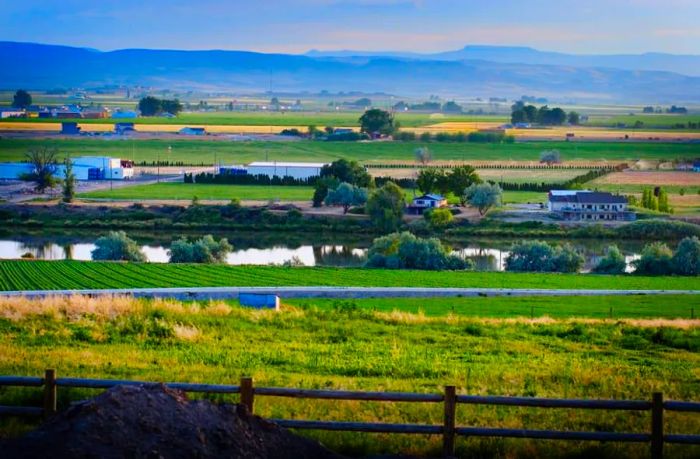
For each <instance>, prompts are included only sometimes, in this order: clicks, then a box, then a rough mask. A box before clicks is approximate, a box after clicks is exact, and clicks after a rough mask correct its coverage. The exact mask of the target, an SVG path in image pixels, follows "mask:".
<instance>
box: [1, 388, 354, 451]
mask: <svg viewBox="0 0 700 459" xmlns="http://www.w3.org/2000/svg"><path fill="white" fill-rule="evenodd" d="M0 451H2V456H3V457H5V458H34V457H42V458H45V457H52V458H115V459H116V458H157V459H160V458H163V459H169V458H214V457H217V458H219V457H226V458H280V459H286V458H289V459H291V458H328V459H331V458H334V459H335V458H340V457H341V456H338V455H336V454H335V453H333V452H331V451H329V450H327V449H326V448H324V447H323V446H321V445H320V444H319V443H317V442H314V441H312V440H309V439H306V438H303V437H299V436H297V435H294V434H293V433H291V432H289V431H288V430H286V429H283V428H281V427H279V426H278V425H276V424H274V423H272V422H269V421H266V420H264V419H262V418H260V417H258V416H254V415H251V414H249V413H248V411H247V410H246V408H245V407H244V406H242V405H216V404H213V403H211V402H208V401H201V400H199V401H190V400H188V399H187V397H186V396H185V394H184V393H182V392H180V391H175V390H171V389H168V388H166V387H165V386H162V385H145V386H121V387H115V388H113V389H110V390H108V391H107V392H105V393H103V394H101V395H99V396H98V397H96V398H94V399H92V400H88V401H85V402H80V403H77V404H75V405H73V406H71V407H70V408H69V409H67V410H66V411H64V412H62V413H59V414H58V415H57V416H55V417H54V418H52V419H50V420H48V421H47V422H46V423H44V424H43V425H42V426H41V427H39V428H38V429H37V430H35V431H33V432H30V433H29V434H27V435H25V436H24V437H21V438H19V439H16V440H12V441H10V442H8V443H7V444H5V445H0Z"/></svg>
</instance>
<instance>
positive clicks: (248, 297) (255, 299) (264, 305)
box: [238, 292, 280, 311]
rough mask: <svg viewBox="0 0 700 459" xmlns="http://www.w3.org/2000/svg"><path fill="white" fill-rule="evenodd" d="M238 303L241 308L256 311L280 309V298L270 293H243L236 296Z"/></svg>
mask: <svg viewBox="0 0 700 459" xmlns="http://www.w3.org/2000/svg"><path fill="white" fill-rule="evenodd" d="M238 301H239V302H240V303H241V306H248V307H251V308H256V309H274V310H276V311H277V310H279V308H280V297H279V296H277V295H274V294H271V293H244V292H241V293H239V294H238Z"/></svg>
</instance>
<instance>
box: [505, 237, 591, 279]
mask: <svg viewBox="0 0 700 459" xmlns="http://www.w3.org/2000/svg"><path fill="white" fill-rule="evenodd" d="M584 261H585V260H584V258H583V257H582V256H581V255H580V254H579V253H578V252H576V251H575V250H574V249H573V248H572V247H571V246H570V245H568V244H566V245H564V246H562V247H553V246H551V245H549V244H547V243H546V242H542V241H524V242H521V243H519V244H515V245H513V247H512V249H511V253H510V255H508V257H507V258H506V271H522V272H563V273H574V272H578V271H579V270H580V269H581V267H582V266H583V262H584Z"/></svg>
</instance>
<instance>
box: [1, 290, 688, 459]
mask: <svg viewBox="0 0 700 459" xmlns="http://www.w3.org/2000/svg"><path fill="white" fill-rule="evenodd" d="M509 300H512V299H509ZM509 300H501V299H499V302H501V305H502V304H503V303H502V302H503V301H509ZM610 300H611V299H610V298H605V297H602V298H595V299H586V303H588V304H589V306H590V305H592V303H594V302H597V303H598V304H599V306H600V308H601V309H605V307H606V306H607V305H608V302H609V301H610ZM636 300H638V299H637V298H635V299H634V300H633V301H636ZM668 300H670V301H669V304H672V303H674V302H677V301H678V300H680V299H672V298H669V299H668ZM402 301H403V300H396V303H395V307H394V308H392V307H391V306H390V305H388V304H385V305H383V306H382V305H378V304H377V303H376V302H374V303H362V302H358V303H357V304H355V303H348V302H335V303H329V302H323V301H321V300H313V301H311V302H310V303H309V304H294V305H284V306H283V308H282V310H281V311H280V312H274V311H256V310H249V309H243V308H239V307H237V306H235V305H231V304H228V303H220V302H212V303H201V304H196V303H187V304H183V303H178V302H174V301H164V300H163V301H146V300H133V299H128V298H111V299H89V298H83V297H73V298H71V299H56V298H50V299H45V300H39V301H32V302H27V301H26V300H23V299H3V300H0V373H1V374H16V375H31V376H38V375H41V374H42V372H43V370H44V369H45V368H49V367H51V368H56V369H57V371H58V375H59V377H61V376H63V377H69V376H73V377H95V378H124V379H138V380H146V381H186V382H203V383H204V382H206V383H221V384H236V383H237V382H238V380H239V378H240V377H242V376H252V377H253V378H254V379H255V384H256V385H258V386H282V387H300V388H309V389H346V390H380V391H413V392H424V393H439V392H440V391H442V388H443V386H444V385H455V386H456V387H457V391H458V393H459V394H483V395H514V396H515V395H517V396H540V397H568V398H615V399H642V400H648V399H649V398H650V397H651V393H652V392H654V391H663V392H664V395H665V397H666V398H668V399H676V400H698V399H700V385H699V384H698V379H697V374H698V371H699V370H698V369H699V368H700V356H699V354H698V350H700V334H698V328H697V321H690V320H660V319H654V320H644V319H639V318H635V319H622V318H616V319H614V320H603V319H564V318H557V319H554V318H535V319H534V320H531V319H530V318H522V317H521V318H478V317H467V316H468V315H469V314H462V311H459V312H457V311H456V312H455V313H454V314H452V313H450V314H444V313H443V314H436V315H427V314H426V315H424V314H420V313H410V312H405V311H404V310H403V305H402V303H401V302H402ZM437 301H438V300H435V302H437ZM460 301H464V300H460ZM479 301H483V306H484V307H486V308H488V307H489V305H490V304H491V303H490V302H492V301H494V303H493V305H494V308H496V309H498V308H500V307H501V306H499V305H497V304H496V301H495V299H479ZM532 301H533V302H534V303H533V304H536V305H541V303H540V302H539V301H540V300H539V299H532ZM645 301H646V299H645ZM632 304H633V305H634V304H637V303H634V302H633V303H632ZM463 306H465V307H467V304H466V303H464V304H463ZM523 306H527V304H523ZM570 306H572V307H573V304H572V305H570ZM640 306H641V305H640ZM646 306H647V307H654V306H651V305H649V304H647V305H646ZM550 307H551V308H555V305H550ZM641 307H644V306H641ZM655 307H657V308H658V310H660V311H663V309H664V307H665V306H664V305H663V304H661V303H659V304H658V305H657V306H655ZM526 309H527V308H526ZM501 312H502V314H503V316H504V317H506V316H508V315H510V313H509V312H508V311H505V310H503V311H501ZM631 312H633V311H631ZM499 314H500V313H499ZM574 315H576V314H574ZM582 315H585V313H584V314H582ZM95 393H97V391H90V390H78V389H66V388H60V389H59V408H65V407H66V406H67V405H68V404H69V402H70V401H72V400H78V399H83V398H86V397H89V396H91V395H93V394H95ZM208 397H209V398H211V399H212V400H214V401H228V402H231V401H236V400H237V397H236V396H227V395H210V396H208ZM0 404H5V405H14V404H22V405H34V406H37V405H40V404H41V391H40V390H39V389H36V388H26V389H10V388H3V389H2V390H0ZM255 407H256V408H255V409H256V413H258V414H260V415H262V416H266V417H271V418H296V419H323V420H356V421H369V422H409V423H428V424H439V423H441V422H442V405H441V404H409V403H387V402H384V403H380V402H356V401H341V402H338V401H323V400H295V399H285V398H272V397H263V396H259V397H256V403H255ZM457 424H458V425H467V426H484V427H508V428H534V429H557V430H593V431H596V430H602V431H621V432H643V431H648V429H649V414H648V413H636V412H614V411H611V412H601V411H597V410H592V411H582V410H544V409H532V408H508V407H486V406H464V405H462V406H460V407H459V408H458V412H457ZM29 427H31V424H28V423H26V422H22V421H19V420H7V419H6V420H4V421H3V422H2V423H0V436H1V435H14V434H17V433H19V432H21V431H23V430H25V429H27V428H29ZM665 429H666V431H667V432H672V433H689V432H690V433H695V432H697V431H698V430H699V429H700V417H698V416H697V415H694V414H684V413H675V414H672V415H669V416H668V417H667V419H666V425H665ZM302 433H303V434H304V435H308V436H311V437H314V438H317V439H319V440H321V441H322V442H323V443H324V444H326V445H327V446H329V447H330V448H332V449H335V450H337V451H339V452H341V453H346V454H350V455H366V454H380V453H396V452H399V451H400V452H403V453H408V454H419V455H439V454H440V448H441V439H440V437H439V436H432V437H431V436H423V435H396V434H364V433H340V432H313V431H305V432H302ZM698 453H700V450H698V449H697V448H693V447H686V446H682V447H681V446H669V447H667V450H666V454H667V455H668V456H669V457H697V455H698ZM457 454H458V456H459V457H551V458H559V457H602V458H613V457H643V456H645V455H647V454H648V446H647V445H643V444H642V445H631V444H616V443H605V444H600V443H579V442H556V443H553V442H549V441H534V440H502V439H493V440H488V439H478V438H470V439H464V438H460V439H458V440H457Z"/></svg>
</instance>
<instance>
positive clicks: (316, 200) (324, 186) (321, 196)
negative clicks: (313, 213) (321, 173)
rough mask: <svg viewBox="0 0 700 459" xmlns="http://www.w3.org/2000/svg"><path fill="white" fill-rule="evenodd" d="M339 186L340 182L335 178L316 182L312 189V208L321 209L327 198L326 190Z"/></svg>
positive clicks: (325, 178) (322, 178) (324, 178)
mask: <svg viewBox="0 0 700 459" xmlns="http://www.w3.org/2000/svg"><path fill="white" fill-rule="evenodd" d="M338 185H340V180H338V179H337V178H335V177H321V178H320V179H318V180H316V188H315V189H314V196H313V206H314V207H321V204H323V201H324V200H325V199H326V196H328V190H334V189H336V188H337V187H338Z"/></svg>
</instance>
